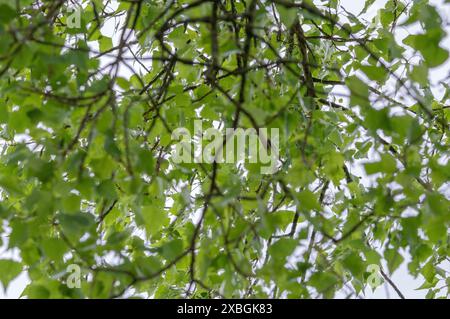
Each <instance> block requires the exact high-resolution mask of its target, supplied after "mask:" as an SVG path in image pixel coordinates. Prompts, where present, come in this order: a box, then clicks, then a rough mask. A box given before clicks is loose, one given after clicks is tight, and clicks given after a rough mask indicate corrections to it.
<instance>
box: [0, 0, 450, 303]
mask: <svg viewBox="0 0 450 319" xmlns="http://www.w3.org/2000/svg"><path fill="white" fill-rule="evenodd" d="M386 2H387V0H377V1H376V2H375V4H374V5H373V6H372V7H371V9H370V10H369V11H368V13H367V14H366V15H365V16H366V17H367V19H370V18H371V17H373V16H374V15H376V14H377V11H378V9H379V8H382V7H383V6H384V4H385V3H386ZM430 2H431V3H433V4H435V5H437V6H439V10H438V11H439V12H440V14H441V16H442V17H443V19H444V21H445V22H447V26H450V4H444V0H431V1H430ZM364 3H365V1H363V0H341V5H342V6H343V7H344V8H345V9H346V10H347V11H349V12H352V13H354V14H358V13H359V12H361V10H362V8H363V6H364ZM411 32H413V33H414V32H416V33H417V32H420V29H419V28H418V27H417V25H415V26H413V27H412V28H411V27H409V28H408V29H405V28H402V27H398V29H397V34H396V36H397V38H398V39H401V38H404V37H406V35H407V34H408V33H411ZM447 33H450V27H448V31H447ZM442 46H444V47H445V48H446V49H447V50H449V51H450V37H448V36H447V38H446V39H445V40H444V41H443V42H442ZM449 72H450V61H447V63H445V64H444V65H442V66H441V67H439V68H435V69H433V70H432V72H431V74H430V78H431V79H433V83H434V84H436V86H435V87H434V88H432V89H433V91H434V92H440V91H441V89H442V87H440V86H439V85H437V83H438V82H439V81H440V80H442V79H444V78H446V77H447V76H448V75H449ZM17 255H18V252H17V251H13V252H5V247H3V248H1V247H0V258H11V257H13V258H14V257H17ZM404 257H405V262H404V263H403V264H402V266H401V267H400V268H399V269H398V270H397V271H396V272H395V273H394V274H393V275H392V276H391V279H392V281H393V282H395V283H396V285H397V286H398V287H399V288H400V290H401V291H402V293H403V294H404V295H405V296H406V298H424V297H425V294H426V292H427V290H415V289H416V288H417V287H419V286H420V285H421V284H422V283H423V281H424V280H423V278H417V279H414V278H413V277H412V276H410V275H409V274H408V271H407V264H408V261H409V260H408V259H409V257H408V256H407V254H404ZM445 266H446V267H447V269H449V270H450V265H449V264H447V265H445ZM383 267H384V268H385V269H386V267H385V265H383ZM28 282H29V279H28V276H27V275H26V274H22V275H20V276H19V277H18V278H16V279H15V280H14V281H12V282H11V283H10V285H9V287H8V290H7V291H6V294H5V293H4V291H3V289H0V298H18V297H19V296H20V294H21V292H22V291H23V289H24V288H25V286H26V285H27V284H28ZM0 286H1V284H0ZM337 297H344V295H338V296H337ZM362 297H364V298H386V297H390V298H398V296H397V294H396V293H395V292H394V290H393V289H392V288H391V287H388V286H385V285H382V286H380V287H378V288H377V289H376V290H375V292H372V291H371V290H370V288H369V289H367V290H366V294H365V295H362Z"/></svg>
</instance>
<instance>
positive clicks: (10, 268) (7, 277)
mask: <svg viewBox="0 0 450 319" xmlns="http://www.w3.org/2000/svg"><path fill="white" fill-rule="evenodd" d="M21 272H22V265H21V264H20V263H19V262H17V261H14V260H9V259H0V282H1V283H2V285H3V290H4V291H5V293H6V289H7V288H8V285H9V283H10V282H11V281H13V280H14V278H16V277H17V276H19V275H20V273H21Z"/></svg>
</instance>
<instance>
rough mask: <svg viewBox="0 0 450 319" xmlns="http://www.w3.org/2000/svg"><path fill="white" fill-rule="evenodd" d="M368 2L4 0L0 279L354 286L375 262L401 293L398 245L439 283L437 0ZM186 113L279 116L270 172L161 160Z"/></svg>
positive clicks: (129, 291) (434, 289)
mask: <svg viewBox="0 0 450 319" xmlns="http://www.w3.org/2000/svg"><path fill="white" fill-rule="evenodd" d="M375 2H376V1H374V0H366V1H365V6H364V8H363V10H362V12H360V13H359V14H352V13H351V12H349V11H347V10H345V8H344V7H343V6H342V5H341V3H340V1H339V0H329V1H318V0H314V1H313V0H304V1H297V0H295V1H294V0H167V1H162V0H115V1H111V0H92V1H84V0H73V1H63V0H52V1H45V0H1V1H0V152H1V153H0V154H1V155H0V234H1V237H0V240H1V242H2V244H3V246H4V247H3V253H2V254H4V255H3V256H0V282H1V283H2V285H3V286H4V287H5V288H6V287H7V286H8V284H9V283H10V282H11V280H13V279H14V278H15V277H17V276H18V275H19V274H20V273H22V272H26V273H27V274H28V277H29V278H30V283H29V285H28V286H27V287H26V288H25V290H24V291H23V296H25V297H28V298H119V297H131V296H133V297H154V298H182V297H187V298H217V297H227V298H230V297H233V298H244V297H245V298H317V297H324V298H332V297H335V296H348V297H353V298H354V297H358V296H359V297H364V294H363V291H364V289H366V288H367V289H370V286H371V284H370V283H371V279H373V278H371V275H372V274H371V270H370V269H371V267H372V266H374V265H375V266H377V267H378V272H377V275H379V276H380V280H381V282H383V281H385V282H386V283H387V284H389V285H391V286H392V287H394V288H395V290H396V291H397V293H398V294H399V296H402V292H401V291H402V287H401V283H394V282H393V281H392V280H390V275H391V274H392V273H394V272H395V271H396V270H397V269H398V268H399V267H400V266H401V265H402V264H404V263H406V265H407V270H408V272H409V274H410V275H411V276H412V277H417V278H420V282H423V284H422V286H420V287H417V288H420V289H426V290H427V297H429V298H435V297H448V295H449V293H450V287H449V285H450V277H449V272H450V267H449V264H450V263H449V261H450V259H449V258H450V239H449V224H450V209H449V208H450V205H449V200H450V183H449V182H450V164H449V135H448V132H449V122H448V121H449V118H450V107H449V103H450V86H449V83H450V81H449V76H450V68H449V67H448V66H449V52H448V51H447V50H446V49H445V46H444V45H443V44H442V41H443V40H444V39H445V37H446V35H447V32H448V31H449V30H448V25H449V21H448V18H449V17H445V16H444V15H443V12H445V10H441V9H442V8H444V7H445V8H447V9H448V6H449V1H448V0H447V1H442V2H441V4H439V5H435V4H431V3H429V1H426V0H417V1H406V0H387V1H386V3H385V5H384V6H383V7H382V8H381V9H379V10H378V11H375V14H372V15H370V17H369V18H368V15H367V12H371V10H374V9H373V5H374V3H375ZM436 69H442V70H443V73H444V74H447V73H448V75H447V77H445V76H444V77H443V78H442V79H440V80H439V81H436V79H435V78H433V76H431V75H432V74H433V73H432V72H433V71H434V70H436ZM196 120H201V121H202V125H203V130H206V129H207V128H212V127H215V128H217V127H219V128H243V129H248V128H254V129H255V130H256V129H259V128H268V129H269V130H270V129H271V128H277V129H278V130H279V157H278V160H277V163H276V170H275V171H274V172H273V174H263V173H262V172H261V166H262V164H261V163H258V162H257V163H253V162H249V161H239V162H236V163H218V162H212V163H195V162H194V163H184V162H182V163H179V162H176V161H174V160H173V150H174V147H175V146H176V143H177V141H176V140H174V139H173V138H172V137H173V136H172V133H173V132H174V130H176V129H177V128H180V127H185V128H187V130H189V131H190V132H191V134H192V143H193V144H194V145H195V144H196V143H198V140H199V139H200V138H201V136H199V134H198V133H199V132H194V121H196ZM200 133H201V132H200ZM200 135H201V134H200ZM228 142H229V140H227V139H224V140H223V145H226V144H227V143H228ZM269 146H270V143H269ZM6 251H8V252H12V253H13V255H14V254H15V256H12V257H11V255H8V254H7V253H6ZM406 256H409V257H407V258H406ZM71 265H77V266H78V267H80V269H81V280H80V286H77V287H75V288H71V287H69V286H70V285H69V286H68V285H67V282H68V280H69V277H70V275H71V274H72V273H71V271H70V270H69V269H70V268H69V266H71ZM375 286H376V285H374V286H373V287H375Z"/></svg>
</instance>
